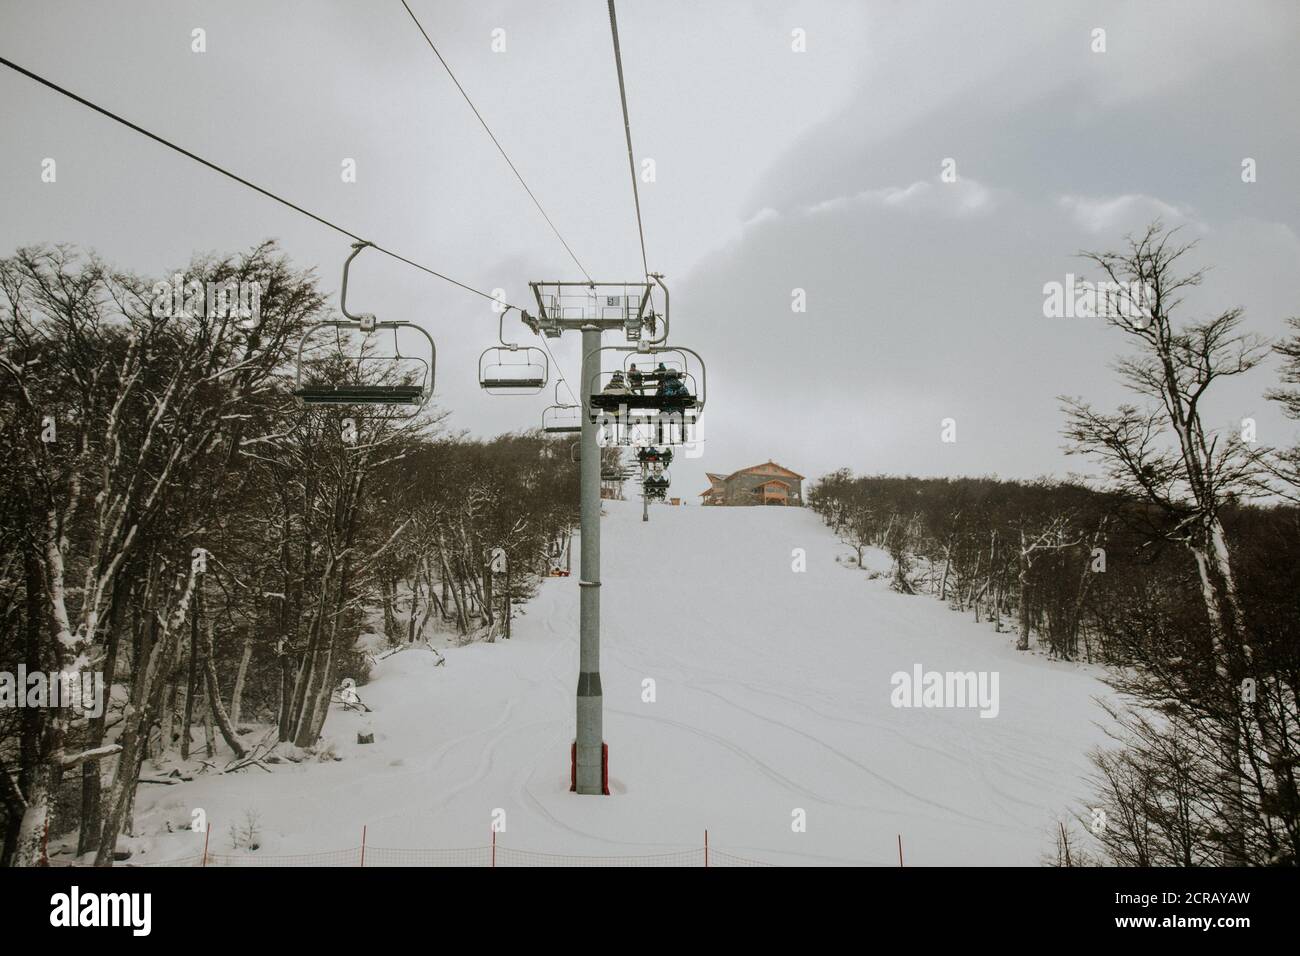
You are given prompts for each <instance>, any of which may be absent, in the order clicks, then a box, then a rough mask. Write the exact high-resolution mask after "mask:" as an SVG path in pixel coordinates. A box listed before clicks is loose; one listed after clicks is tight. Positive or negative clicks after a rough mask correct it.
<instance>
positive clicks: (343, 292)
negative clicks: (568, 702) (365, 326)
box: [339, 239, 374, 322]
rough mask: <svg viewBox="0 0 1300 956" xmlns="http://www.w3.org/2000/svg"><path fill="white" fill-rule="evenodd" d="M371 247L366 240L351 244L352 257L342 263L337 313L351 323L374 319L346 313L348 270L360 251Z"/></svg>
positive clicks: (370, 243)
mask: <svg viewBox="0 0 1300 956" xmlns="http://www.w3.org/2000/svg"><path fill="white" fill-rule="evenodd" d="M371 245H374V243H372V242H369V241H368V240H366V239H361V240H358V241H357V242H354V243H352V255H350V256H348V258H347V261H346V262H344V263H343V288H341V289H340V290H339V311H340V312H342V313H343V314H344V315H345V316H347V317H348V318H349V319H351V320H352V321H353V322H364V321H365V319H366V318H371V319H373V318H374V316H366V315H353V314H352V313H351V312H349V311H348V270H349V269H350V268H351V267H352V260H353V259H355V258H356V257H357V256H358V255H360V254H361V250H362V249H364V248H366V247H367V246H371Z"/></svg>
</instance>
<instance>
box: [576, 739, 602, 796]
mask: <svg viewBox="0 0 1300 956" xmlns="http://www.w3.org/2000/svg"><path fill="white" fill-rule="evenodd" d="M577 792H578V742H577V741H576V740H575V741H574V742H573V743H572V744H570V745H569V793H577ZM600 792H601V794H602V795H604V796H606V797H608V796H609V744H606V743H602V744H601V745H600Z"/></svg>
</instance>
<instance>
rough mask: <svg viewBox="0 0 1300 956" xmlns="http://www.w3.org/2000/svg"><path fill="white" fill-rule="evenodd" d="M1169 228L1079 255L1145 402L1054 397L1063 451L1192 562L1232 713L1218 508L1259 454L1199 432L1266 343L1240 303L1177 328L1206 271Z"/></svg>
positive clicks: (1236, 635)
mask: <svg viewBox="0 0 1300 956" xmlns="http://www.w3.org/2000/svg"><path fill="white" fill-rule="evenodd" d="M1176 233H1177V230H1176V229H1172V230H1166V229H1165V228H1164V226H1163V225H1162V224H1161V223H1160V222H1159V221H1156V222H1153V223H1152V224H1150V225H1149V226H1148V227H1147V228H1146V230H1145V231H1144V232H1142V233H1141V234H1139V235H1133V236H1129V237H1128V238H1127V248H1125V249H1123V250H1121V251H1119V252H1089V253H1084V256H1085V257H1086V258H1087V259H1089V260H1091V261H1092V262H1093V263H1095V264H1096V265H1098V266H1099V267H1100V268H1101V269H1102V271H1103V272H1104V273H1105V275H1106V276H1107V278H1108V280H1109V281H1110V282H1111V283H1114V284H1115V286H1117V287H1118V288H1119V289H1120V290H1121V292H1120V293H1119V294H1118V302H1116V303H1115V305H1116V308H1114V309H1113V310H1111V312H1110V314H1109V315H1108V316H1107V322H1108V323H1109V324H1110V325H1111V326H1112V327H1114V328H1117V329H1119V330H1120V331H1122V332H1124V333H1125V334H1126V335H1128V336H1129V337H1130V338H1131V339H1132V340H1133V342H1134V343H1135V345H1136V346H1137V349H1136V352H1135V353H1134V354H1133V355H1131V356H1130V357H1128V358H1126V359H1124V360H1122V361H1121V362H1120V363H1119V364H1118V365H1117V371H1118V372H1119V374H1120V378H1121V380H1122V381H1123V383H1124V384H1125V385H1126V386H1127V387H1128V388H1129V389H1130V390H1131V391H1133V392H1134V393H1135V394H1137V395H1138V396H1140V397H1141V399H1142V400H1143V404H1142V405H1141V406H1136V405H1127V404H1126V405H1122V406H1121V407H1120V408H1119V409H1118V410H1117V411H1115V412H1113V413H1105V412H1099V411H1096V410H1094V409H1093V408H1092V407H1091V406H1090V405H1089V404H1087V403H1086V402H1083V401H1082V400H1077V399H1068V398H1067V399H1063V402H1064V404H1065V409H1066V412H1067V415H1068V425H1067V428H1066V431H1065V434H1066V437H1067V438H1068V439H1069V442H1070V444H1069V446H1068V449H1067V452H1068V453H1073V454H1084V455H1088V456H1090V457H1092V458H1093V459H1095V460H1097V461H1099V462H1100V463H1101V464H1102V466H1103V468H1104V469H1105V472H1106V475H1107V477H1108V478H1109V479H1110V482H1111V484H1112V485H1113V487H1114V488H1115V489H1116V490H1118V491H1120V492H1121V493H1124V494H1126V495H1129V496H1132V497H1133V498H1136V499H1137V500H1139V501H1142V502H1145V503H1146V504H1147V505H1148V506H1149V507H1150V508H1151V509H1152V512H1153V514H1154V515H1155V518H1156V521H1155V522H1154V523H1153V530H1154V531H1155V533H1157V534H1159V535H1161V536H1163V537H1165V538H1168V539H1170V540H1173V541H1177V542H1179V543H1181V544H1182V545H1183V546H1185V547H1186V548H1187V549H1188V550H1189V551H1190V552H1191V554H1192V556H1193V557H1194V558H1195V561H1196V567H1197V571H1198V574H1199V577H1200V585H1201V595H1202V599H1203V602H1204V605H1205V612H1206V615H1207V617H1208V620H1209V635H1210V640H1211V642H1212V644H1213V660H1214V667H1215V672H1216V676H1217V678H1218V682H1217V683H1218V688H1217V693H1218V695H1219V696H1220V704H1221V706H1222V708H1223V710H1224V712H1225V713H1228V714H1231V713H1234V712H1236V711H1238V710H1239V709H1240V706H1241V705H1240V700H1239V697H1238V695H1237V694H1236V693H1235V692H1234V690H1233V687H1234V685H1235V684H1236V683H1237V682H1239V681H1240V680H1241V678H1242V677H1243V676H1244V675H1245V673H1246V670H1247V667H1248V665H1249V661H1250V658H1251V648H1250V644H1249V638H1248V636H1247V630H1246V627H1245V622H1244V620H1243V615H1242V609H1241V605H1240V601H1239V599H1238V590H1237V582H1236V577H1235V574H1234V569H1233V563H1232V556H1231V553H1230V549H1229V544H1228V539H1227V536H1226V534H1225V533H1224V527H1223V520H1222V512H1223V509H1224V508H1225V506H1226V505H1228V504H1229V503H1230V502H1232V501H1234V500H1236V499H1238V498H1240V497H1244V496H1247V495H1251V494H1254V493H1256V489H1257V483H1256V482H1257V478H1258V475H1259V470H1260V465H1259V456H1258V454H1256V453H1253V452H1252V451H1251V450H1250V449H1248V448H1247V447H1246V446H1245V445H1244V444H1243V443H1242V442H1241V441H1239V440H1238V439H1237V438H1236V437H1235V436H1227V437H1225V436H1223V435H1220V434H1216V433H1214V432H1213V431H1212V430H1210V429H1208V428H1207V427H1206V426H1205V424H1204V421H1203V417H1202V413H1203V402H1204V399H1205V396H1206V393H1207V391H1208V390H1209V388H1210V386H1211V385H1212V384H1214V383H1215V382H1216V381H1218V380H1219V379H1223V378H1229V377H1233V376H1237V375H1242V374H1244V373H1246V372H1248V371H1250V370H1251V369H1252V368H1254V367H1255V366H1256V365H1258V364H1259V363H1260V361H1262V359H1263V358H1264V356H1265V354H1266V352H1267V344H1266V343H1265V342H1263V341H1262V340H1260V339H1259V338H1258V337H1256V336H1253V335H1249V334H1246V333H1243V332H1241V331H1240V324H1241V316H1242V310H1241V309H1239V308H1232V309H1227V310H1225V311H1222V312H1219V313H1218V314H1216V315H1213V316H1212V317H1210V318H1208V319H1204V320H1200V321H1195V322H1191V323H1188V324H1186V325H1182V326H1179V325H1177V324H1175V321H1174V313H1175V311H1176V310H1177V309H1178V308H1179V306H1180V305H1181V304H1182V302H1183V295H1184V293H1185V292H1186V291H1187V290H1188V289H1191V288H1194V287H1196V286H1199V285H1200V284H1201V281H1202V279H1203V277H1204V275H1205V270H1204V269H1195V270H1191V271H1183V267H1184V262H1183V260H1184V257H1185V256H1186V255H1187V254H1188V253H1189V252H1190V251H1191V250H1192V249H1193V247H1194V246H1195V243H1194V242H1188V243H1183V242H1179V241H1178V239H1177V235H1176ZM1235 723H1237V722H1236V721H1235V720H1230V721H1229V724H1230V725H1231V724H1235ZM1261 729H1262V731H1263V732H1264V733H1267V729H1266V728H1261ZM1241 734H1242V730H1241V729H1240V728H1238V727H1235V726H1229V727H1228V729H1227V730H1226V732H1225V740H1224V741H1223V746H1224V748H1225V754H1226V756H1227V760H1226V762H1227V763H1228V764H1230V765H1234V766H1235V765H1236V763H1237V762H1238V760H1239V747H1240V745H1241ZM1239 825H1240V824H1239V822H1238V823H1236V824H1233V823H1230V824H1229V826H1230V827H1233V826H1239ZM1226 842H1227V844H1228V845H1229V846H1232V845H1234V844H1235V846H1236V848H1237V849H1236V850H1235V851H1234V850H1231V849H1230V850H1229V859H1228V861H1227V862H1234V863H1235V862H1242V856H1241V852H1242V851H1241V846H1242V836H1241V834H1240V833H1237V834H1236V835H1234V836H1231V837H1230V838H1229V840H1228V841H1226Z"/></svg>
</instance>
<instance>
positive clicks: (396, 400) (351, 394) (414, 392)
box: [293, 384, 425, 405]
mask: <svg viewBox="0 0 1300 956" xmlns="http://www.w3.org/2000/svg"><path fill="white" fill-rule="evenodd" d="M293 394H294V396H295V397H297V398H299V399H300V400H301V401H302V403H303V404H304V405H422V404H424V399H425V394H424V389H423V388H422V387H421V386H419V385H328V384H324V385H303V386H302V387H300V388H297V389H295V390H294V393H293Z"/></svg>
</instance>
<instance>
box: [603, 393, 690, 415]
mask: <svg viewBox="0 0 1300 956" xmlns="http://www.w3.org/2000/svg"><path fill="white" fill-rule="evenodd" d="M620 406H626V407H627V410H628V411H629V412H634V411H655V412H663V411H682V410H684V409H687V408H694V407H695V406H696V401H695V396H694V395H689V394H682V395H637V394H635V393H634V394H626V393H624V394H606V393H604V392H598V393H597V394H595V395H592V396H591V407H592V408H599V409H601V410H602V411H618V410H619V407H620Z"/></svg>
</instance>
